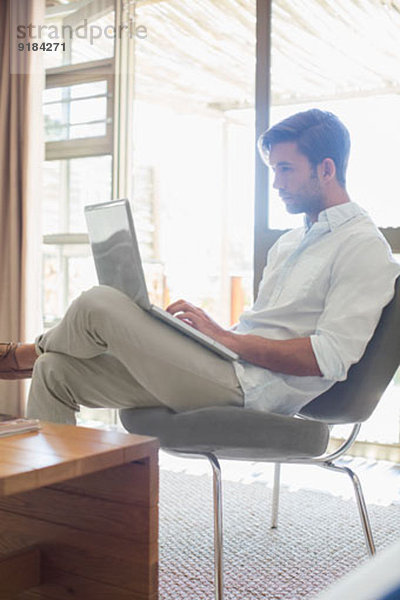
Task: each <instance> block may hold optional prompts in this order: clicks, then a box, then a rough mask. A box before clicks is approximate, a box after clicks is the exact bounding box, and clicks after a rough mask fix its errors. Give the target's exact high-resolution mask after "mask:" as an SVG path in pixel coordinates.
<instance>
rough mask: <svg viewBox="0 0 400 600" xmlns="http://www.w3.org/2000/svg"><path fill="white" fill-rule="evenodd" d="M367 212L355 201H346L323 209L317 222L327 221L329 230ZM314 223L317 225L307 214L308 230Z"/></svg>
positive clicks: (306, 225)
mask: <svg viewBox="0 0 400 600" xmlns="http://www.w3.org/2000/svg"><path fill="white" fill-rule="evenodd" d="M365 214H366V212H365V211H364V210H363V209H362V208H361V207H360V206H358V204H356V203H355V202H345V203H343V204H337V205H336V206H331V207H330V208H326V209H325V210H321V212H320V213H319V215H318V219H317V221H316V223H327V224H328V227H329V230H330V231H332V230H333V229H335V228H336V227H340V226H341V225H343V224H344V223H346V222H347V221H350V219H353V218H354V217H358V216H359V215H365ZM313 225H315V223H311V222H310V221H309V220H308V218H307V216H306V215H305V216H304V227H305V230H306V232H308V231H309V230H310V229H311V227H312V226H313Z"/></svg>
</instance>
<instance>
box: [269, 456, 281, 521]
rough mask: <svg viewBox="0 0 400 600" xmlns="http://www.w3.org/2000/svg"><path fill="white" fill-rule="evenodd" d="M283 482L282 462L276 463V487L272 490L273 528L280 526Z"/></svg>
mask: <svg viewBox="0 0 400 600" xmlns="http://www.w3.org/2000/svg"><path fill="white" fill-rule="evenodd" d="M280 483H281V464H280V463H275V468H274V487H273V490H272V517H271V529H276V528H277V527H278V510H279V492H280Z"/></svg>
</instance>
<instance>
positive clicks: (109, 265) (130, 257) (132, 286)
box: [85, 200, 151, 309]
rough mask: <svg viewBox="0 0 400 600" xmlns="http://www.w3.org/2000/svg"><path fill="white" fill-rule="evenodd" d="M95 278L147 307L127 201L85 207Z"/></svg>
mask: <svg viewBox="0 0 400 600" xmlns="http://www.w3.org/2000/svg"><path fill="white" fill-rule="evenodd" d="M85 217H86V223H87V227H88V233H89V240H90V244H91V247H92V253H93V258H94V262H95V266H96V271H97V277H98V279H99V283H100V284H102V285H109V286H110V287H113V288H116V289H117V290H120V291H121V292H124V294H126V295H127V296H129V297H130V298H132V300H134V301H135V302H136V303H137V304H138V305H139V306H141V307H142V308H145V309H149V308H150V306H151V305H150V301H149V297H148V294H147V288H146V282H145V279H144V274H143V268H142V263H141V259H140V254H139V248H138V243H137V239H136V233H135V229H134V225H133V219H132V213H131V208H130V205H129V202H128V200H115V201H114V202H106V203H103V204H94V205H90V206H85Z"/></svg>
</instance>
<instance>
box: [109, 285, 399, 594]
mask: <svg viewBox="0 0 400 600" xmlns="http://www.w3.org/2000/svg"><path fill="white" fill-rule="evenodd" d="M399 363H400V279H399V280H398V281H397V285H396V293H395V296H394V298H393V300H392V301H391V302H390V303H389V304H388V305H387V306H386V308H385V309H384V310H383V313H382V316H381V319H380V322H379V324H378V327H377V328H376V331H375V333H374V335H373V337H372V339H371V340H370V342H369V344H368V346H367V349H366V351H365V353H364V356H363V357H362V359H361V360H360V362H359V363H357V364H355V365H353V366H352V367H351V369H350V371H349V374H348V377H347V379H346V381H344V382H339V383H336V384H335V385H334V386H333V387H332V388H331V389H330V390H328V391H327V392H325V393H324V394H322V395H321V396H319V397H318V398H316V399H315V400H313V401H312V402H310V403H309V404H308V405H307V406H306V407H305V408H303V410H302V411H301V414H300V415H299V416H298V417H287V416H282V415H275V414H267V413H263V412H260V411H253V410H248V409H242V408H233V407H232V408H207V409H201V410H194V411H189V412H183V413H173V412H172V411H170V410H168V409H158V408H151V409H125V410H121V411H120V417H121V421H122V424H123V425H124V427H125V428H126V429H127V430H128V431H130V432H133V433H139V434H147V435H152V436H156V437H158V438H159V439H160V444H161V447H162V448H164V449H166V450H168V451H174V452H178V453H180V454H183V455H193V454H195V455H204V456H206V457H207V458H208V459H209V461H210V462H211V465H212V468H213V480H214V548H215V598H216V600H222V598H223V567H222V502H221V469H220V465H219V462H218V459H220V458H222V459H224V458H226V459H237V460H251V461H257V460H259V461H267V462H274V463H276V464H275V481H274V492H273V510H272V513H273V514H272V527H276V525H277V514H278V499H279V473H280V464H281V463H284V462H286V463H299V464H312V465H319V466H321V467H325V468H328V469H332V470H334V471H338V472H341V473H346V474H347V475H349V477H350V479H351V481H352V483H353V486H354V491H355V496H356V499H357V504H358V509H359V513H360V517H361V523H362V527H363V531H364V534H365V539H366V543H367V547H368V550H369V552H370V554H374V553H375V546H374V541H373V537H372V531H371V526H370V523H369V518H368V513H367V509H366V505H365V501H364V496H363V493H362V489H361V485H360V482H359V480H358V477H357V476H356V474H355V473H354V472H353V471H352V470H351V469H350V468H348V467H343V466H340V465H337V464H335V460H336V459H337V458H339V457H340V456H341V455H342V454H343V453H344V452H345V451H346V450H348V449H349V448H350V446H351V445H352V443H353V442H354V441H355V439H356V436H357V434H358V431H359V429H360V427H361V423H362V422H363V421H365V420H366V419H367V418H368V417H369V416H370V415H371V413H372V412H373V410H374V408H375V407H376V405H377V403H378V401H379V399H380V398H381V395H382V393H383V392H384V390H385V388H386V387H387V385H388V384H389V382H390V380H391V379H392V377H393V374H394V372H395V370H396V368H397V366H398V365H399ZM339 423H341V424H343V423H348V424H354V426H353V428H352V430H351V433H350V435H349V437H348V439H347V440H346V441H345V442H344V443H343V444H342V445H341V446H340V448H338V449H337V450H335V451H334V452H331V453H326V450H327V447H328V442H329V437H330V425H332V424H339Z"/></svg>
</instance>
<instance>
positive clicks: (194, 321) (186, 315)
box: [176, 312, 199, 329]
mask: <svg viewBox="0 0 400 600" xmlns="http://www.w3.org/2000/svg"><path fill="white" fill-rule="evenodd" d="M176 318H177V319H180V320H181V321H183V322H184V323H187V324H188V325H191V327H194V328H195V329H198V321H199V319H198V317H197V315H194V314H193V313H192V312H180V313H178V314H177V315H176Z"/></svg>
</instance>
